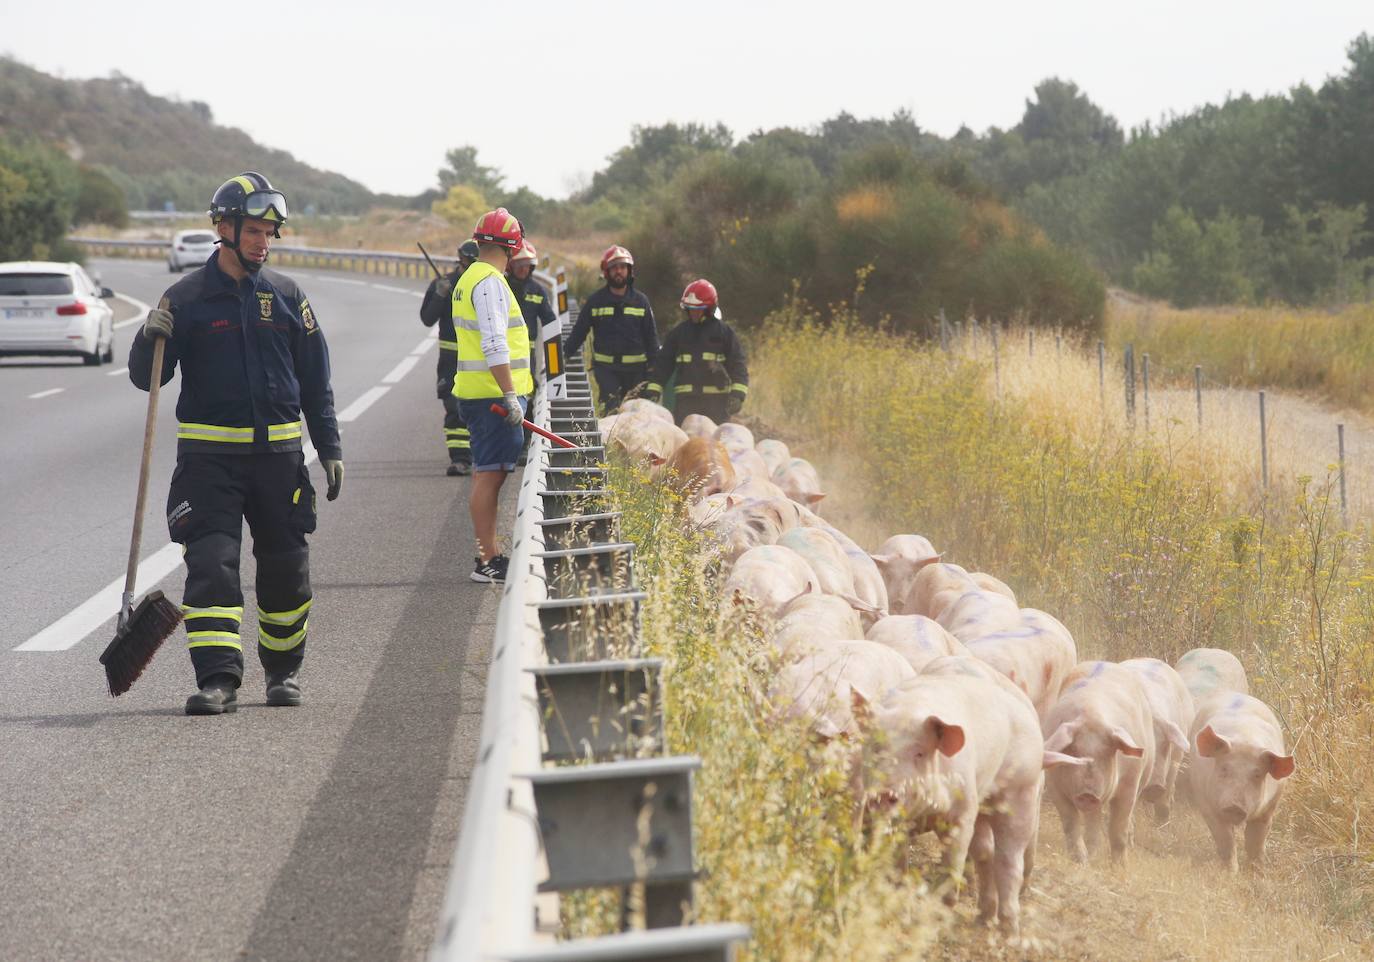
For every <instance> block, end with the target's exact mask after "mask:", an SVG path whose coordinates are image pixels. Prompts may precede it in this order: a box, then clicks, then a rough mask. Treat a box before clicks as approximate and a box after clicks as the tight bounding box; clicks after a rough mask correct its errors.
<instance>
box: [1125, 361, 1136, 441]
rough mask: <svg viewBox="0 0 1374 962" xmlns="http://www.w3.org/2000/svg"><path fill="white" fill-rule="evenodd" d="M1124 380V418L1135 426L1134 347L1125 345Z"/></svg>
mask: <svg viewBox="0 0 1374 962" xmlns="http://www.w3.org/2000/svg"><path fill="white" fill-rule="evenodd" d="M1123 367H1124V368H1125V379H1126V384H1125V387H1126V418H1127V420H1129V421H1130V422H1131V424H1132V425H1134V424H1135V345H1134V344H1127V345H1126V356H1125V360H1124V363H1123Z"/></svg>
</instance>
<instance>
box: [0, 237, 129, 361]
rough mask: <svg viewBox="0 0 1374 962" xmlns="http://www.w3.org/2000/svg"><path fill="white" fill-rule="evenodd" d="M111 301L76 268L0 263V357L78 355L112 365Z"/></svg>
mask: <svg viewBox="0 0 1374 962" xmlns="http://www.w3.org/2000/svg"><path fill="white" fill-rule="evenodd" d="M112 297H114V291H112V290H110V289H109V288H108V287H100V286H99V285H97V284H96V283H95V281H93V280H91V277H90V275H89V274H87V273H86V272H85V271H84V270H82V268H81V265H80V264H71V263H66V264H62V263H57V262H55V261H10V262H9V263H5V264H0V355H6V354H78V355H80V356H81V359H82V360H83V361H84V362H85V363H87V364H90V365H93V366H99V365H100V364H103V363H106V362H108V361H112V360H114V309H113V308H111V307H110V305H109V304H107V303H106V301H108V300H109V299H110V298H112Z"/></svg>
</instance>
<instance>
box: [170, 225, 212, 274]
mask: <svg viewBox="0 0 1374 962" xmlns="http://www.w3.org/2000/svg"><path fill="white" fill-rule="evenodd" d="M217 240H219V238H218V237H216V236H215V235H214V234H213V233H211V232H210V231H208V230H203V229H202V230H179V231H177V232H176V234H175V235H174V236H173V237H172V246H171V247H169V248H168V249H167V269H168V270H169V271H172V272H173V273H176V274H180V273H181V272H182V271H184V270H186V268H188V267H199V266H200V265H202V264H204V263H205V262H206V261H208V260H209V259H210V255H211V254H212V253H214V250H215V241H217Z"/></svg>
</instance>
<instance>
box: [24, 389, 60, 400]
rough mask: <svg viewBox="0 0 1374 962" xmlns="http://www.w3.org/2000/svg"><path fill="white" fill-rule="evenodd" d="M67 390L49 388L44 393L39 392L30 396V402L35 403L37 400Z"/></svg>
mask: <svg viewBox="0 0 1374 962" xmlns="http://www.w3.org/2000/svg"><path fill="white" fill-rule="evenodd" d="M65 390H67V389H66V388H64V387H50V388H48V389H47V390H46V391H39V392H38V393H37V394H30V395H29V400H30V401H37V400H38V399H39V398H45V397H52V396H53V395H54V394H61V393H62V392H63V391H65Z"/></svg>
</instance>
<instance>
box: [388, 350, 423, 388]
mask: <svg viewBox="0 0 1374 962" xmlns="http://www.w3.org/2000/svg"><path fill="white" fill-rule="evenodd" d="M419 363H420V359H419V358H418V357H417V356H415V355H414V354H411V355H410V356H409V357H403V358H401V363H400V364H397V365H396V366H395V367H393V368H392V369H391V373H389V374H387V376H386V377H384V378H382V383H383V384H395V383H396V382H397V381H399V380H400V379H401V378H403V377H405V376H406V375H407V374H409V373H410V369H411V368H413V367H414V366H415V365H416V364H419Z"/></svg>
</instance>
